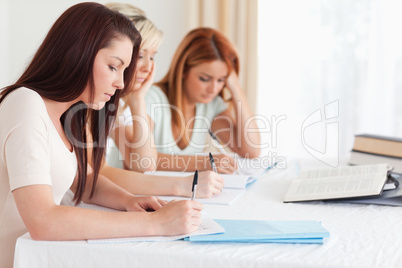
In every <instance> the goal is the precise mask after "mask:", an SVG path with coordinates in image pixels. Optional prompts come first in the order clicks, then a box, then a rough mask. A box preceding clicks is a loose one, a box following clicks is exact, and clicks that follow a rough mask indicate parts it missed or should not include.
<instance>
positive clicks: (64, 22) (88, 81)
mask: <svg viewBox="0 0 402 268" xmlns="http://www.w3.org/2000/svg"><path fill="white" fill-rule="evenodd" d="M124 36H125V37H128V38H129V39H130V40H131V41H132V43H133V53H132V58H131V63H130V65H129V66H128V67H127V69H126V70H125V71H124V85H125V87H124V89H123V90H122V91H121V92H120V90H117V91H116V93H115V95H114V96H113V97H112V98H111V100H110V101H108V102H107V103H106V105H105V107H104V108H103V109H101V110H99V111H98V110H92V109H89V108H88V107H87V106H86V105H85V104H83V103H77V104H76V105H73V106H72V107H70V109H68V110H67V111H66V112H65V113H64V114H63V116H62V117H61V122H62V124H63V128H64V131H65V132H66V135H67V137H68V139H69V141H70V142H71V143H72V145H73V147H74V151H75V154H76V157H77V161H78V171H77V172H78V174H77V176H78V188H77V191H76V193H75V196H74V199H75V200H76V203H78V202H80V201H81V200H82V197H83V194H84V191H85V186H86V183H87V164H88V163H89V162H88V157H87V147H88V145H87V132H86V128H87V126H88V125H89V130H90V133H89V134H90V137H91V139H92V142H93V143H92V144H93V152H92V161H91V165H92V168H93V170H94V171H93V182H92V190H91V194H90V196H91V197H92V195H93V193H94V189H95V185H96V181H97V178H98V175H99V170H100V168H101V165H102V159H103V156H104V154H105V145H106V138H107V136H108V133H109V128H110V125H111V124H112V123H113V121H114V119H115V117H116V110H117V109H116V107H117V105H118V102H119V98H120V95H124V94H125V92H126V89H127V88H129V87H130V85H131V84H132V78H133V76H134V72H135V67H136V60H137V56H138V51H139V47H140V43H141V36H140V34H139V33H138V31H137V30H136V28H135V27H134V25H133V23H132V22H131V21H130V20H129V19H127V18H126V17H125V16H124V15H122V14H120V13H118V12H115V11H112V10H110V9H108V8H106V7H105V6H103V5H101V4H98V3H92V2H87V3H80V4H77V5H74V6H72V7H70V8H69V9H67V10H66V11H65V12H64V13H63V14H62V15H61V16H60V17H59V18H58V19H57V21H56V22H55V23H54V25H53V26H52V28H51V29H50V31H49V33H48V34H47V36H46V38H45V39H44V41H43V42H42V44H41V45H40V47H39V49H38V51H37V52H36V54H35V56H34V57H33V59H32V61H31V63H30V64H29V66H28V67H27V69H26V70H25V71H24V73H23V74H22V76H21V77H20V78H19V79H18V81H17V82H16V83H15V84H13V85H10V86H8V87H5V88H4V89H3V91H2V92H1V95H0V102H1V101H3V100H4V98H5V97H6V96H7V95H8V94H9V93H10V92H12V91H14V90H15V89H17V88H20V87H27V88H29V89H32V90H34V91H36V92H37V93H38V94H39V95H41V96H42V97H45V98H48V99H51V100H54V101H57V102H69V101H73V100H75V99H77V98H78V97H79V96H81V94H82V93H83V92H84V90H85V88H86V87H87V86H88V85H89V87H90V96H91V102H93V100H94V90H95V89H94V77H93V64H94V60H95V57H96V55H97V53H98V51H99V50H101V49H103V48H106V47H108V46H110V45H111V42H112V41H113V40H114V39H116V38H122V37H124ZM88 123H89V124H88Z"/></svg>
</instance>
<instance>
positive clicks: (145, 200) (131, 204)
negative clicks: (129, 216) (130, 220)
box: [126, 196, 167, 212]
mask: <svg viewBox="0 0 402 268" xmlns="http://www.w3.org/2000/svg"><path fill="white" fill-rule="evenodd" d="M166 204H167V201H165V200H162V199H159V198H157V197H154V196H132V197H131V198H130V199H129V200H128V201H127V205H126V209H127V211H139V212H141V211H142V212H144V211H156V210H158V209H160V208H161V207H162V206H164V205H166Z"/></svg>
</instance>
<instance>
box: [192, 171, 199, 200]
mask: <svg viewBox="0 0 402 268" xmlns="http://www.w3.org/2000/svg"><path fill="white" fill-rule="evenodd" d="M197 183H198V170H196V171H195V173H194V179H193V187H192V188H191V191H192V192H193V194H192V195H191V200H194V198H195V193H196V191H197Z"/></svg>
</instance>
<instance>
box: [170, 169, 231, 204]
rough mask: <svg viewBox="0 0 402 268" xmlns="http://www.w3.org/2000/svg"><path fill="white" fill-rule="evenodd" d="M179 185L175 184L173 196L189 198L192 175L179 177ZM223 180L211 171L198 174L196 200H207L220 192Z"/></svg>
mask: <svg viewBox="0 0 402 268" xmlns="http://www.w3.org/2000/svg"><path fill="white" fill-rule="evenodd" d="M179 179H180V183H178V184H177V188H176V191H177V193H176V194H175V195H177V196H185V197H191V195H192V192H191V186H192V183H193V175H191V176H187V177H181V178H179ZM224 183H225V182H224V179H223V178H222V176H220V175H219V174H217V173H215V172H212V171H202V172H198V183H197V192H196V198H208V197H211V196H214V195H217V194H219V193H220V192H222V188H223V185H224Z"/></svg>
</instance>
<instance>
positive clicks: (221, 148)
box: [208, 129, 226, 154]
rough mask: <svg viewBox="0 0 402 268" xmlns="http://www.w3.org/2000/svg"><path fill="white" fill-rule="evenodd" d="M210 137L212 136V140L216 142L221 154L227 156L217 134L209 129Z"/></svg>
mask: <svg viewBox="0 0 402 268" xmlns="http://www.w3.org/2000/svg"><path fill="white" fill-rule="evenodd" d="M208 132H209V135H210V136H211V138H212V139H213V140H214V141H215V144H216V146H217V147H218V150H219V152H221V153H222V154H226V151H225V149H224V148H223V146H222V144H220V142H219V140H218V138H217V137H216V136H215V134H214V133H213V132H212V131H211V130H210V129H208Z"/></svg>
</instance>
